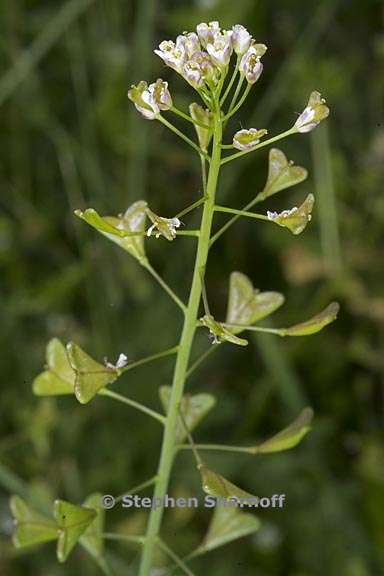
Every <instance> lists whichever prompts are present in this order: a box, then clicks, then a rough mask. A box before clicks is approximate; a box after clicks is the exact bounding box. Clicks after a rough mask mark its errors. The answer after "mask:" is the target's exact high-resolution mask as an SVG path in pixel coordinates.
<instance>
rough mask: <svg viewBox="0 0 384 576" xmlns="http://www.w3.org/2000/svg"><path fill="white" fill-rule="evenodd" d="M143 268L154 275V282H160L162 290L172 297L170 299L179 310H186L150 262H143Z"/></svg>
mask: <svg viewBox="0 0 384 576" xmlns="http://www.w3.org/2000/svg"><path fill="white" fill-rule="evenodd" d="M145 268H146V269H147V270H148V272H149V273H150V274H152V276H153V277H154V279H155V280H156V282H158V283H159V284H160V286H161V287H162V288H163V290H164V291H165V292H166V293H167V294H168V296H170V297H171V298H172V300H173V301H174V302H175V304H177V306H178V307H179V308H180V310H182V311H183V312H184V313H185V312H186V306H185V304H184V303H183V302H182V301H181V300H180V298H179V297H178V296H177V295H176V294H175V293H174V291H173V290H172V288H170V287H169V286H168V284H167V283H166V282H165V281H164V280H163V279H162V277H161V276H160V275H159V274H158V273H157V272H156V270H155V269H154V268H152V266H151V264H149V262H147V263H146V264H145Z"/></svg>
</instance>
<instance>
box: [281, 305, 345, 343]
mask: <svg viewBox="0 0 384 576" xmlns="http://www.w3.org/2000/svg"><path fill="white" fill-rule="evenodd" d="M339 309H340V305H339V304H338V303H337V302H331V304H329V305H328V306H327V307H326V308H324V310H323V311H322V312H320V313H319V314H316V316H313V318H311V319H310V320H307V321H306V322H301V323H300V324H295V325H294V326H291V327H290V328H281V329H280V330H279V334H280V335H281V336H308V335H310V334H316V332H320V330H322V329H323V328H324V327H325V326H327V325H328V324H330V323H331V322H334V321H335V320H336V318H337V314H338V312H339Z"/></svg>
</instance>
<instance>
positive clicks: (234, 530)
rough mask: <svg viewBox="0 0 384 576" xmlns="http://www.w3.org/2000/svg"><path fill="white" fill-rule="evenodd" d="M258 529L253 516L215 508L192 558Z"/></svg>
mask: <svg viewBox="0 0 384 576" xmlns="http://www.w3.org/2000/svg"><path fill="white" fill-rule="evenodd" d="M259 527H260V521H259V520H258V519H257V518H256V516H254V515H253V514H249V513H246V512H240V511H239V510H238V509H237V508H235V507H229V506H228V507H226V506H216V507H215V511H214V513H213V516H212V520H211V523H210V525H209V528H208V532H207V534H206V536H205V538H204V540H203V542H202V544H201V545H200V546H199V547H198V548H197V550H196V551H195V552H194V554H193V555H194V556H195V555H198V554H204V553H205V552H209V551H210V550H213V549H214V548H218V547H219V546H224V545H225V544H228V542H232V541H233V540H237V539H238V538H243V537H245V536H249V535H250V534H253V533H254V532H256V531H257V530H258V529H259Z"/></svg>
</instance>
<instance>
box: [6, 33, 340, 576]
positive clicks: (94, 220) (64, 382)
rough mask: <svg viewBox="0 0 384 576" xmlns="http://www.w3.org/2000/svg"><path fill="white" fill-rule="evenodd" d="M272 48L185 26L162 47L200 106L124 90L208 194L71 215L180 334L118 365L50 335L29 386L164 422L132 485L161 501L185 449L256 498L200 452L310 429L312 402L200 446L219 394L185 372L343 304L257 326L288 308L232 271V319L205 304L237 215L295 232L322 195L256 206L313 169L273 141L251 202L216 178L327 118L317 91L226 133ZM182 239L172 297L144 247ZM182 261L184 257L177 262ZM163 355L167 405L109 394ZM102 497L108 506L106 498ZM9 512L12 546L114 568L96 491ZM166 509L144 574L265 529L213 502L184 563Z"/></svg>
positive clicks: (307, 326) (222, 491)
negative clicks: (170, 313)
mask: <svg viewBox="0 0 384 576" xmlns="http://www.w3.org/2000/svg"><path fill="white" fill-rule="evenodd" d="M266 51H267V47H266V46H265V45H264V44H260V43H257V42H256V41H255V40H254V39H253V38H252V36H251V35H250V34H249V32H248V31H247V30H246V28H244V27H243V26H241V25H235V26H233V27H232V30H229V31H227V30H222V29H221V27H220V25H219V22H210V23H209V24H205V23H202V24H199V25H198V26H197V28H196V32H190V33H183V34H181V35H180V36H178V37H177V39H176V42H173V41H163V42H161V44H160V46H159V48H158V49H157V50H155V53H156V54H157V55H158V56H159V57H160V58H161V59H162V60H163V62H164V63H165V64H166V65H167V66H168V67H170V68H172V69H173V70H174V71H175V72H176V73H177V74H179V75H180V76H182V78H184V79H185V80H186V82H187V83H188V84H189V85H190V86H191V87H192V88H193V90H194V93H195V95H196V96H197V97H198V98H199V102H192V103H191V104H190V106H189V111H188V112H187V111H182V110H179V109H178V108H177V107H176V106H175V104H174V103H173V99H172V96H171V92H170V90H169V87H168V83H167V82H166V81H164V80H162V79H158V80H156V82H153V83H152V84H149V85H148V84H147V83H146V82H145V81H141V82H139V83H138V84H137V85H136V86H132V88H131V89H130V90H129V92H128V97H129V99H130V100H131V101H132V102H133V104H134V106H135V107H136V109H137V110H138V112H139V113H140V114H141V115H142V116H143V118H144V119H145V120H155V121H157V122H160V123H161V124H163V125H164V126H165V127H167V128H168V129H169V130H171V131H172V132H173V133H174V134H175V135H176V136H177V137H178V138H180V139H182V140H183V141H184V143H186V144H187V145H189V146H190V147H191V148H192V150H193V152H194V153H196V154H197V156H198V159H199V160H200V163H201V172H202V195H201V197H199V198H196V201H195V202H194V203H193V204H192V205H191V206H188V207H186V208H185V209H184V210H182V211H181V212H180V213H178V214H175V215H173V216H171V217H169V216H168V215H167V216H163V215H159V214H158V208H157V206H151V207H149V206H148V204H147V202H146V201H145V200H140V201H137V202H135V203H134V204H132V205H131V206H129V207H128V208H127V210H126V211H125V213H124V214H119V215H118V216H114V217H112V216H101V215H99V214H98V213H97V212H96V211H95V210H94V209H93V208H88V209H86V210H84V211H81V210H77V211H76V215H77V216H78V217H79V218H81V219H82V220H84V221H85V222H86V223H88V224H89V225H90V226H92V227H93V228H95V229H96V230H97V231H98V232H100V233H101V234H102V235H103V236H105V237H106V238H108V239H109V240H112V241H113V242H115V243H116V244H117V245H118V246H119V247H120V248H121V249H123V250H125V252H126V253H127V254H128V255H129V256H130V257H133V258H135V259H136V261H137V263H138V264H139V265H141V266H142V267H143V268H145V269H146V270H147V271H148V272H149V274H151V275H152V276H153V278H154V279H155V280H156V281H157V282H158V283H159V284H160V286H161V287H162V288H163V289H164V290H165V291H166V293H167V294H168V295H169V297H170V298H171V299H172V300H173V302H174V304H175V306H177V307H178V308H179V311H180V313H181V314H182V315H183V318H184V323H183V328H182V332H181V335H180V339H179V342H178V343H175V346H174V347H172V348H170V349H167V350H162V351H154V352H152V353H151V355H150V356H148V357H146V358H143V359H139V360H133V361H132V360H130V359H128V358H127V357H126V356H125V355H124V354H123V353H121V354H120V355H119V356H118V358H117V361H116V362H115V363H112V362H110V361H107V360H105V361H104V362H99V361H97V360H94V359H93V358H92V357H91V356H89V355H88V354H87V353H86V352H85V351H84V350H82V348H80V347H79V346H78V345H77V344H75V343H73V342H69V343H68V344H66V345H64V344H63V343H62V342H61V341H60V340H58V339H56V338H55V339H53V340H51V341H50V342H49V343H48V345H47V352H46V364H47V365H46V368H45V370H44V371H43V372H42V373H41V374H39V375H38V376H37V378H36V379H35V380H34V383H33V391H34V393H35V394H36V395H38V396H55V395H61V394H74V396H75V398H76V399H77V400H78V401H79V402H80V403H82V404H87V403H88V402H90V401H91V400H92V399H93V398H94V397H95V396H102V397H109V398H112V399H115V400H118V401H121V402H123V403H125V404H126V405H128V406H129V407H131V408H135V409H137V410H140V411H141V412H142V413H143V414H144V415H145V416H147V417H150V418H154V419H155V420H156V421H157V422H158V424H159V425H160V426H161V427H162V447H161V453H160V458H159V463H158V466H157V471H154V473H155V475H154V477H153V478H151V479H149V480H144V481H141V479H140V480H139V482H140V484H138V486H136V487H135V488H133V489H132V490H131V491H129V493H131V494H132V493H135V492H138V491H140V490H142V489H144V488H148V487H150V486H153V487H154V492H153V496H154V497H155V498H157V499H158V501H159V502H161V501H164V498H165V496H166V495H167V492H168V487H169V483H170V476H171V472H172V467H173V464H174V461H175V458H176V456H177V454H178V452H179V451H180V450H183V449H186V450H190V451H191V455H192V457H193V458H194V460H195V462H196V466H197V469H198V471H199V473H200V475H201V484H202V490H203V491H204V492H205V493H206V494H209V495H211V496H215V497H220V498H224V499H234V498H235V499H236V498H242V497H249V496H250V495H249V494H248V493H247V492H245V491H244V490H242V489H241V488H240V487H238V486H236V485H234V484H233V483H232V482H230V481H229V480H227V479H226V478H224V477H223V476H222V475H220V474H219V473H218V472H216V471H214V470H212V469H210V468H209V467H208V466H207V465H206V463H205V462H204V460H203V458H202V456H201V453H202V451H205V450H222V451H232V452H238V453H245V454H248V455H250V456H252V455H255V454H260V453H270V452H277V451H280V450H287V449H290V448H293V447H294V446H296V445H297V444H298V443H299V442H300V440H301V439H302V438H303V436H304V435H305V434H306V433H307V432H308V430H309V428H310V425H311V420H312V416H313V414H312V410H311V409H310V408H305V409H304V410H303V411H302V412H301V413H300V414H298V416H297V418H296V419H295V420H294V422H292V423H290V424H289V425H288V426H287V427H286V428H285V429H284V430H282V431H281V432H279V433H277V434H276V435H275V436H273V437H272V438H269V439H268V440H265V441H264V442H262V443H261V444H260V443H259V444H255V445H252V446H230V445H214V444H195V443H194V441H193V438H192V435H191V432H192V431H193V430H194V428H195V427H196V426H197V425H198V424H199V422H200V421H201V420H202V419H203V418H204V417H205V416H206V414H207V413H208V412H209V411H210V410H211V409H212V408H213V406H214V404H215V398H214V397H213V396H212V395H211V394H210V393H208V392H207V391H203V392H201V393H199V394H195V395H189V394H186V393H185V387H186V382H187V379H188V377H189V376H190V375H191V373H192V372H193V371H194V370H195V369H196V368H197V367H198V366H199V365H200V364H201V362H202V361H203V360H204V359H205V358H206V357H207V355H208V354H209V353H211V352H212V351H213V350H217V349H218V348H221V347H222V346H223V345H234V346H240V347H241V350H239V353H241V354H244V353H246V351H244V350H243V348H245V347H246V346H247V344H248V341H247V339H246V338H245V337H244V335H243V334H242V333H243V332H246V331H256V332H266V333H272V334H275V335H276V336H280V337H284V336H287V337H299V336H306V335H311V334H314V333H316V332H318V331H320V330H321V329H323V328H324V327H325V326H326V325H327V324H329V323H330V322H332V321H333V320H335V318H336V316H337V312H338V304H337V303H335V302H332V303H330V304H329V305H328V306H327V307H326V308H325V309H324V310H322V311H320V312H319V313H318V314H317V315H315V316H314V317H312V318H310V319H309V320H308V319H307V320H304V321H303V320H301V321H299V323H297V324H295V325H293V326H289V327H282V328H275V327H271V326H270V325H263V326H260V325H259V324H257V323H258V322H259V321H260V320H262V319H264V318H266V317H267V316H269V315H270V314H272V313H273V312H274V311H275V310H277V309H278V308H279V307H280V306H281V305H282V304H283V302H284V296H283V295H282V294H280V293H278V292H273V291H268V292H261V291H260V290H258V289H255V288H254V286H253V284H252V282H251V280H250V279H249V278H248V277H247V276H246V275H245V274H244V273H242V272H239V271H234V272H232V274H231V275H230V278H229V287H228V305H227V312H226V316H225V319H218V318H215V317H214V316H213V315H212V313H211V311H210V307H209V286H208V287H207V288H206V286H205V276H206V269H207V262H208V257H209V252H210V248H211V247H212V245H213V244H214V243H216V242H217V241H218V240H219V239H220V237H221V236H222V234H223V233H224V232H225V231H227V230H228V228H229V227H230V226H231V225H232V224H233V223H234V222H236V221H237V220H238V219H239V218H240V217H243V218H250V219H254V220H262V221H264V222H265V223H267V224H270V225H272V226H274V225H277V226H279V227H283V228H286V229H287V230H281V231H280V230H278V229H276V233H281V234H285V233H288V232H290V233H292V234H295V235H297V234H300V233H301V232H303V230H304V229H305V227H306V226H307V224H308V223H309V222H310V220H311V214H312V210H313V206H314V201H315V198H314V196H313V195H312V194H309V195H308V196H307V197H306V198H305V199H303V201H302V203H301V204H300V205H299V206H294V207H292V206H289V207H287V206H284V209H282V210H281V211H279V212H275V211H268V210H263V211H261V212H254V210H253V209H254V207H255V206H256V205H258V204H261V203H262V202H264V201H267V200H268V199H269V198H270V197H271V196H272V195H275V194H277V193H278V192H280V191H282V190H284V189H287V188H289V187H291V186H294V185H296V184H299V183H300V182H302V181H304V180H305V179H306V177H307V171H306V170H305V169H304V168H303V167H301V166H296V165H294V163H293V162H292V161H289V160H288V159H287V158H286V156H285V154H284V153H283V152H282V151H281V150H279V149H278V148H273V147H271V148H270V150H269V167H268V176H267V179H266V183H265V186H264V188H263V189H262V190H261V191H260V192H259V193H258V194H257V195H256V196H255V197H254V198H253V199H252V200H251V201H250V202H248V203H247V204H246V205H245V206H240V207H234V208H232V207H229V206H222V205H221V204H220V193H219V192H218V180H219V176H220V173H221V170H222V169H227V165H229V164H230V163H231V162H233V161H235V160H238V159H239V158H241V157H242V156H245V155H246V154H252V153H254V152H256V151H257V150H259V149H261V148H264V147H266V146H271V145H272V144H275V143H276V142H277V141H279V140H282V139H283V138H286V137H288V136H293V135H295V134H304V133H307V132H310V131H311V130H313V129H314V128H316V126H317V125H318V124H319V123H320V122H321V121H322V120H323V119H325V118H326V117H327V116H328V114H329V110H328V108H327V106H326V104H325V100H324V99H323V98H322V97H321V95H320V93H319V92H316V91H315V92H312V94H311V95H310V97H309V101H308V103H307V105H306V106H305V107H304V110H303V112H302V113H301V114H300V115H299V116H298V118H297V119H296V120H295V121H294V123H293V125H292V126H291V127H290V128H288V129H287V130H286V131H284V132H282V133H281V134H278V135H275V136H272V137H267V134H268V130H267V129H265V128H260V127H250V128H246V129H242V130H239V131H237V132H236V133H235V134H233V135H231V136H230V141H229V140H227V139H226V138H227V137H226V138H224V134H225V129H226V127H227V123H228V121H229V120H230V119H231V118H232V117H233V116H234V115H235V114H236V113H237V112H238V110H239V109H240V107H241V106H242V104H243V103H244V102H245V100H246V98H247V97H248V96H249V95H250V93H251V90H252V88H253V87H254V85H255V84H256V83H257V82H258V81H259V79H260V77H261V75H262V71H263V63H262V58H263V56H264V55H265V53H266ZM172 115H177V116H178V117H180V118H181V119H182V120H183V121H185V122H186V123H187V124H190V125H192V126H193V127H194V129H195V136H196V137H195V139H192V138H191V137H190V136H188V135H186V134H185V133H184V132H182V131H180V130H179V128H177V127H176V126H174V124H173V123H172V122H171V121H170V119H169V118H170V116H172ZM198 208H199V209H200V210H201V211H202V215H201V221H200V226H199V228H198V229H193V230H192V229H189V228H188V227H187V226H186V225H187V219H188V215H189V214H190V213H191V212H192V211H193V210H195V209H198ZM217 212H220V213H225V214H228V217H229V219H228V221H227V222H226V223H225V224H224V225H223V226H222V227H221V228H219V229H215V231H213V228H214V217H215V214H216V213H217ZM182 224H183V225H184V226H185V227H182ZM179 236H190V237H191V242H195V243H196V256H195V263H194V268H193V277H192V282H191V286H190V290H189V295H188V297H187V299H185V300H183V299H182V298H180V297H179V296H178V295H176V294H175V292H174V291H173V289H172V288H171V287H170V286H169V285H168V284H167V283H166V282H165V281H164V280H163V278H161V277H160V275H159V274H158V273H157V272H156V270H155V268H154V267H153V266H152V264H151V263H150V262H149V260H148V258H147V255H146V250H145V245H146V243H147V242H152V241H156V239H158V238H162V239H165V240H166V241H168V242H174V241H177V239H178V237H179ZM182 264H183V263H182V262H180V263H178V265H180V266H181V265H182ZM201 309H203V310H204V311H203V312H202V310H201ZM197 330H203V331H204V330H206V331H207V349H206V351H205V352H204V353H203V355H202V356H201V357H199V358H198V359H197V360H195V361H194V362H192V361H191V357H192V354H191V353H192V347H193V343H194V338H195V334H196V331H197ZM165 356H173V357H174V359H175V365H174V372H173V380H172V384H171V386H162V387H160V390H159V395H160V401H161V404H162V407H163V413H160V412H157V411H155V410H154V409H153V408H152V407H149V406H145V405H143V404H141V403H140V402H138V401H137V400H133V399H131V398H129V397H126V396H122V395H120V394H118V393H117V392H115V391H114V390H113V388H112V386H111V385H112V384H114V383H115V381H116V380H118V378H119V377H120V376H122V375H123V374H125V373H126V372H127V371H130V370H132V369H134V368H135V367H137V366H140V365H142V364H145V363H148V362H152V361H155V360H156V359H159V358H163V357H165ZM143 417H144V416H143ZM104 505H105V506H104V507H106V506H107V502H104ZM11 508H12V511H13V515H14V517H15V524H16V525H15V533H14V543H15V545H16V546H20V547H22V546H29V545H32V544H37V543H41V542H45V541H50V540H55V541H57V557H58V560H59V561H60V562H64V561H65V560H66V558H67V557H68V555H69V553H70V552H71V550H72V549H73V547H74V546H75V545H76V544H77V543H78V542H79V543H80V544H81V545H82V546H83V547H84V548H85V549H86V550H87V551H88V552H89V553H90V554H91V555H92V556H93V557H94V559H95V560H96V562H97V563H98V565H99V567H100V569H101V570H102V571H103V573H104V574H107V575H112V574H113V570H112V568H111V566H110V565H109V563H108V561H107V558H106V556H105V553H104V542H105V540H106V539H107V538H110V539H113V538H117V537H118V535H116V534H108V533H107V532H105V530H104V514H105V512H104V510H103V506H102V503H101V495H100V494H91V495H90V496H89V497H88V498H87V499H86V501H85V502H84V503H83V504H80V505H78V504H71V503H69V502H66V501H64V500H56V502H55V505H54V510H53V517H52V518H46V517H44V516H42V515H41V514H40V513H39V512H37V511H35V510H33V509H32V508H30V506H29V505H28V504H27V503H26V502H25V501H24V500H22V499H21V498H20V497H19V496H13V497H12V499H11ZM163 514H164V508H163V507H162V506H159V507H157V508H154V509H152V510H151V511H150V513H149V518H148V522H147V528H146V532H145V534H143V535H141V534H139V535H137V536H126V537H125V538H126V539H127V540H128V541H131V542H133V543H135V544H137V545H139V546H140V547H141V560H140V568H139V572H138V574H139V576H149V575H150V574H152V573H154V572H153V570H154V568H155V566H156V560H155V558H156V557H155V552H157V551H158V550H161V551H162V552H163V553H164V554H165V556H167V557H168V558H169V563H170V566H168V568H166V569H165V570H164V571H163V572H156V574H157V573H162V574H165V573H170V571H172V569H173V568H174V567H175V566H176V567H177V568H178V570H179V571H181V572H183V573H185V574H189V575H193V571H192V567H191V565H190V564H191V562H192V561H193V558H194V557H196V556H199V555H202V554H204V553H206V552H208V551H210V550H212V549H213V548H216V547H218V546H221V545H223V544H225V543H228V542H230V541H231V540H234V539H236V538H240V537H243V536H246V535H249V534H251V533H253V532H254V531H256V530H257V529H258V527H259V520H258V519H257V517H256V516H255V515H254V514H253V513H249V512H244V511H242V510H240V509H238V508H237V507H228V508H227V507H217V508H216V509H215V511H214V512H213V517H212V520H211V523H210V526H209V528H208V532H207V534H206V535H205V537H204V539H203V540H202V543H201V544H200V546H199V547H198V548H197V549H195V550H193V551H192V552H191V553H190V554H189V555H188V557H187V559H185V558H184V559H182V558H181V557H180V556H179V555H178V554H177V553H176V552H175V551H174V550H173V548H172V543H171V544H170V545H168V544H166V543H165V542H164V540H163V539H162V538H161V534H160V532H161V524H162V519H163ZM122 537H123V538H124V536H122ZM169 570H170V571H169Z"/></svg>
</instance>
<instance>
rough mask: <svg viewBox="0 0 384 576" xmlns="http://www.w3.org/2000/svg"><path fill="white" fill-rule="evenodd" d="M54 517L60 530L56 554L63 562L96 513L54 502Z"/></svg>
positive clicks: (67, 503)
mask: <svg viewBox="0 0 384 576" xmlns="http://www.w3.org/2000/svg"><path fill="white" fill-rule="evenodd" d="M54 516H55V518H56V521H57V524H58V526H59V529H60V530H59V539H58V541H57V552H56V554H57V558H58V560H59V562H65V560H66V559H67V558H68V555H69V554H70V552H71V550H72V549H73V547H74V546H75V545H76V544H77V542H78V540H79V538H80V536H81V535H82V534H83V533H84V532H85V530H86V529H87V528H88V526H89V525H90V524H91V522H92V521H93V520H94V519H95V517H96V516H97V512H96V511H95V510H92V509H91V508H85V507H84V506H75V505H74V504H70V503H69V502H66V501H65V500H56V501H55V504H54Z"/></svg>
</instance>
